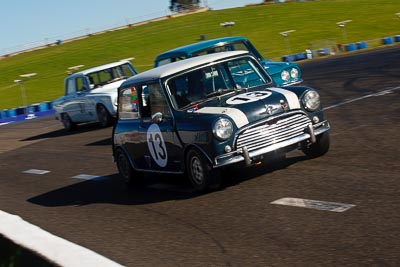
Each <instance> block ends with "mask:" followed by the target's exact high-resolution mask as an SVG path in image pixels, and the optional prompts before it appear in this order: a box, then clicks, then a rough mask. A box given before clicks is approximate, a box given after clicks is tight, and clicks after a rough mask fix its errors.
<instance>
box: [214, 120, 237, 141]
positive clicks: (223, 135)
mask: <svg viewBox="0 0 400 267" xmlns="http://www.w3.org/2000/svg"><path fill="white" fill-rule="evenodd" d="M232 133H233V125H232V122H231V121H230V120H228V119H225V118H220V119H218V120H217V121H216V122H215V123H214V126H213V134H214V136H215V137H216V138H217V139H219V140H226V139H228V138H229V137H231V135H232Z"/></svg>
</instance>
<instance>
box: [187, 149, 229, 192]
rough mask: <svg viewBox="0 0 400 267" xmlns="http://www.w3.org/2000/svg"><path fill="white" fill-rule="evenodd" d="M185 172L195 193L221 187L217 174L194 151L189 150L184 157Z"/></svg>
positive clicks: (202, 157) (204, 159)
mask: <svg viewBox="0 0 400 267" xmlns="http://www.w3.org/2000/svg"><path fill="white" fill-rule="evenodd" d="M186 170H187V175H188V178H189V180H190V182H191V184H192V186H193V188H194V189H195V190H196V191H199V192H204V191H206V190H208V189H213V188H218V187H219V186H220V185H221V176H220V175H219V172H218V171H216V170H213V168H212V166H211V164H210V163H209V162H208V161H207V160H206V158H205V157H204V156H203V155H202V154H201V153H199V152H198V151H197V150H195V149H191V150H190V151H189V152H188V153H187V155H186Z"/></svg>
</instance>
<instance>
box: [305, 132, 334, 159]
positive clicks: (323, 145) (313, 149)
mask: <svg viewBox="0 0 400 267" xmlns="http://www.w3.org/2000/svg"><path fill="white" fill-rule="evenodd" d="M329 146H330V137H329V132H324V133H322V134H320V135H318V136H317V141H316V142H315V143H314V144H311V145H309V146H306V147H303V148H302V151H303V152H304V154H306V155H307V156H308V157H310V158H317V157H320V156H322V155H324V154H325V153H327V152H328V150H329Z"/></svg>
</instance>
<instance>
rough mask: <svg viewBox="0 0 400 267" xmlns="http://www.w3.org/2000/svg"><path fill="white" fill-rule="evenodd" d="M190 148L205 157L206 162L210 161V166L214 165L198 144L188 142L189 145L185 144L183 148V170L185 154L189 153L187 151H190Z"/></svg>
mask: <svg viewBox="0 0 400 267" xmlns="http://www.w3.org/2000/svg"><path fill="white" fill-rule="evenodd" d="M191 149H195V150H197V151H198V152H199V153H201V154H202V155H203V156H204V157H205V158H206V159H207V161H208V163H210V165H211V166H214V162H213V160H212V159H211V158H210V157H209V156H208V154H207V153H206V152H205V150H204V149H202V148H201V147H200V146H198V145H196V144H190V145H187V146H186V147H185V149H184V157H183V160H184V164H183V166H184V171H185V172H186V171H187V170H186V158H187V154H188V153H189V151H190V150H191Z"/></svg>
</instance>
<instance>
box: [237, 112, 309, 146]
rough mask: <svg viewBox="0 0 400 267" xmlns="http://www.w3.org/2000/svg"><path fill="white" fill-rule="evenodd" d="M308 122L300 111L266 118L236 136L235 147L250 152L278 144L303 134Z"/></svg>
mask: <svg viewBox="0 0 400 267" xmlns="http://www.w3.org/2000/svg"><path fill="white" fill-rule="evenodd" d="M310 123H311V121H310V119H309V118H308V117H307V116H306V115H304V114H301V113H296V114H294V115H290V116H288V117H284V118H277V119H274V120H267V121H265V122H264V123H263V124H257V125H255V126H253V127H250V128H248V129H246V130H245V131H244V132H243V133H241V134H240V135H239V136H238V138H237V142H236V149H237V150H239V149H242V148H243V147H246V148H247V150H248V151H249V152H251V151H255V150H258V149H262V148H266V147H268V146H271V145H275V144H279V143H281V142H284V141H287V140H290V139H293V138H296V137H297V136H300V135H302V134H304V132H305V130H306V129H307V126H308V125H309V124H310Z"/></svg>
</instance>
